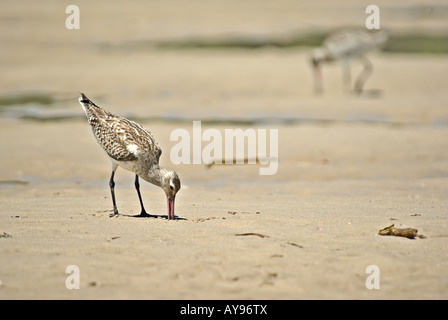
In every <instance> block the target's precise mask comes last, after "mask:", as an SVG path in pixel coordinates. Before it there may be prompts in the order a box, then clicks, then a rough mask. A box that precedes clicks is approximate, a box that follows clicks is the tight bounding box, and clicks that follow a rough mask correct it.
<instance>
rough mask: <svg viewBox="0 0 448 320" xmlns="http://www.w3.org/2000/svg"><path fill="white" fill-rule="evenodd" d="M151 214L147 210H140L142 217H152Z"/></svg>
mask: <svg viewBox="0 0 448 320" xmlns="http://www.w3.org/2000/svg"><path fill="white" fill-rule="evenodd" d="M150 216H151V215H150V214H148V213H147V212H146V211H145V210H142V212H140V217H150Z"/></svg>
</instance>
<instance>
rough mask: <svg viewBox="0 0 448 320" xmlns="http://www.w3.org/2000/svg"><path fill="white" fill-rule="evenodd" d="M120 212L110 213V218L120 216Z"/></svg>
mask: <svg viewBox="0 0 448 320" xmlns="http://www.w3.org/2000/svg"><path fill="white" fill-rule="evenodd" d="M119 215H120V214H119V213H118V211H114V212H113V213H111V214H109V218H113V217H118V216H119Z"/></svg>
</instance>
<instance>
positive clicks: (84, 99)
mask: <svg viewBox="0 0 448 320" xmlns="http://www.w3.org/2000/svg"><path fill="white" fill-rule="evenodd" d="M80 94H81V97H79V99H78V100H79V102H80V103H81V105H82V106H84V104H87V105H91V106H94V107H98V106H97V105H96V104H94V103H93V101H91V100H90V99H89V98H87V97H86V95H85V94H84V93H82V92H80Z"/></svg>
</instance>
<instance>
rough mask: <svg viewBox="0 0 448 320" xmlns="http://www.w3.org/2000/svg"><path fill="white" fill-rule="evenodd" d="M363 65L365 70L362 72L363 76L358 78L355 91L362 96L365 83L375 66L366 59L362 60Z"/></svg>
mask: <svg viewBox="0 0 448 320" xmlns="http://www.w3.org/2000/svg"><path fill="white" fill-rule="evenodd" d="M361 63H362V64H363V66H364V69H363V70H362V72H361V74H360V75H359V76H358V78H357V79H356V82H355V87H354V90H355V93H356V94H360V93H361V92H362V88H363V86H364V83H365V82H366V80H367V78H369V76H370V75H371V74H372V72H373V65H372V63H371V62H370V61H369V60H368V59H367V58H366V57H362V58H361Z"/></svg>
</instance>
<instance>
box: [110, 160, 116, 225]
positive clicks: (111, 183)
mask: <svg viewBox="0 0 448 320" xmlns="http://www.w3.org/2000/svg"><path fill="white" fill-rule="evenodd" d="M117 167H118V166H117V165H115V164H114V165H112V174H111V175H110V180H109V187H110V193H111V194H112V203H113V205H114V213H112V214H110V217H113V216H116V215H118V209H117V203H116V202H115V189H114V188H115V182H114V175H115V170H117Z"/></svg>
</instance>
